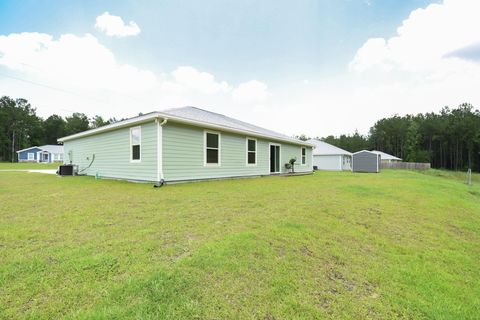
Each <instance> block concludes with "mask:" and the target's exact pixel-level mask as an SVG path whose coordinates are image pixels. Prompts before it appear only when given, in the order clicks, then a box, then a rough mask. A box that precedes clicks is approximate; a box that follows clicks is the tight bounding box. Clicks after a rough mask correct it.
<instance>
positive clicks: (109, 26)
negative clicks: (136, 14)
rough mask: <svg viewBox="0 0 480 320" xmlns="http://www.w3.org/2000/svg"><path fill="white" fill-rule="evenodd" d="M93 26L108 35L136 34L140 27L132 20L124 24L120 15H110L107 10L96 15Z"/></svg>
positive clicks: (125, 35) (126, 35) (123, 35)
mask: <svg viewBox="0 0 480 320" xmlns="http://www.w3.org/2000/svg"><path fill="white" fill-rule="evenodd" d="M95 28H97V29H98V30H100V31H102V32H104V33H105V34H106V35H107V36H109V37H119V38H120V37H128V36H136V35H138V34H139V33H140V28H139V27H138V25H137V24H136V23H135V22H134V21H130V22H129V23H128V24H125V22H124V21H123V19H122V17H119V16H114V15H111V14H110V13H108V12H105V13H103V14H102V15H100V16H98V17H97V19H96V22H95Z"/></svg>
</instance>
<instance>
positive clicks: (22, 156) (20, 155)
mask: <svg viewBox="0 0 480 320" xmlns="http://www.w3.org/2000/svg"><path fill="white" fill-rule="evenodd" d="M39 151H41V150H40V149H38V148H32V149H30V150H25V151H22V152H19V153H18V161H28V154H29V153H33V160H30V161H37V152H39Z"/></svg>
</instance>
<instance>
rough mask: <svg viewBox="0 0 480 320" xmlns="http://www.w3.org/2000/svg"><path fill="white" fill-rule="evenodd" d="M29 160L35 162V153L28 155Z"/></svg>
mask: <svg viewBox="0 0 480 320" xmlns="http://www.w3.org/2000/svg"><path fill="white" fill-rule="evenodd" d="M27 159H28V160H35V153H33V152H29V153H27Z"/></svg>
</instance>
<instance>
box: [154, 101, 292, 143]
mask: <svg viewBox="0 0 480 320" xmlns="http://www.w3.org/2000/svg"><path fill="white" fill-rule="evenodd" d="M160 113H163V114H166V115H171V116H175V117H180V118H184V119H189V120H194V121H200V122H203V123H210V124H214V125H220V126H223V127H228V128H232V129H237V130H243V131H250V132H252V133H257V134H260V135H262V136H263V135H267V136H272V137H278V138H279V139H282V140H292V141H295V142H298V140H297V139H294V138H292V137H289V136H287V135H285V134H281V133H278V132H275V131H271V130H268V129H265V128H262V127H258V126H255V125H253V124H250V123H247V122H243V121H240V120H237V119H233V118H230V117H227V116H225V115H223V114H219V113H215V112H211V111H207V110H203V109H200V108H197V107H182V108H174V109H167V110H163V111H160Z"/></svg>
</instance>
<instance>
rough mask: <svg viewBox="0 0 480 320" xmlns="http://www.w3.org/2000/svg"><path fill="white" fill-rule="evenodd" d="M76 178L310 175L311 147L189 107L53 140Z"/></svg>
mask: <svg viewBox="0 0 480 320" xmlns="http://www.w3.org/2000/svg"><path fill="white" fill-rule="evenodd" d="M58 141H59V142H61V143H63V145H64V150H65V157H64V162H65V164H74V165H77V166H78V172H79V174H86V175H91V176H99V177H105V178H114V179H125V180H133V181H146V182H154V183H157V184H163V183H165V182H166V183H169V182H182V181H193V180H203V179H219V178H234V177H247V176H263V175H270V174H279V173H286V172H287V171H288V170H287V169H286V168H285V163H287V162H288V161H289V160H290V159H291V158H296V159H297V161H296V163H295V172H312V171H313V167H312V145H311V144H310V143H308V142H304V141H300V140H297V139H293V138H291V137H288V136H286V135H283V134H280V133H276V132H273V131H270V130H267V129H263V128H260V127H257V126H254V125H251V124H248V123H246V122H243V121H239V120H236V119H232V118H229V117H227V116H224V115H221V114H218V113H213V112H209V111H206V110H202V109H199V108H195V107H185V108H177V109H169V110H165V111H162V112H152V113H148V114H145V115H141V116H138V117H135V118H131V119H128V120H124V121H120V122H116V123H113V124H110V125H106V126H104V127H100V128H96V129H92V130H88V131H85V132H81V133H77V134H74V135H71V136H67V137H63V138H60V139H58Z"/></svg>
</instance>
